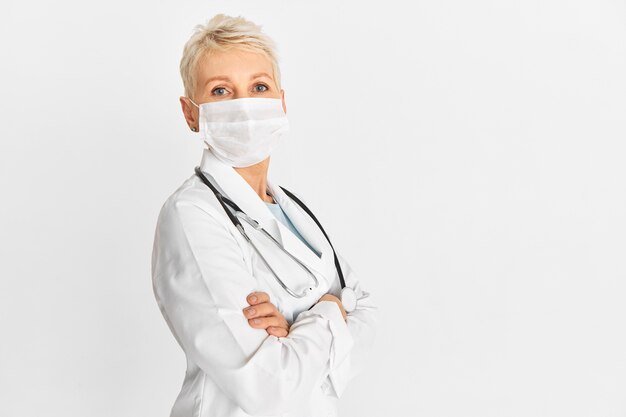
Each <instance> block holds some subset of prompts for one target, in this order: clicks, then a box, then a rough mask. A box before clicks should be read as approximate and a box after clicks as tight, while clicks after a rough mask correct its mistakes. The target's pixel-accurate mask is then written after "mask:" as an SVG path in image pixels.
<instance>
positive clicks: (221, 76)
mask: <svg viewBox="0 0 626 417" xmlns="http://www.w3.org/2000/svg"><path fill="white" fill-rule="evenodd" d="M258 77H267V78H269V79H272V77H270V75H269V74H268V73H266V72H257V73H256V74H252V75H251V76H250V79H251V80H254V79H255V78H258ZM215 80H223V81H231V79H230V78H229V77H227V76H225V75H216V76H215V77H211V78H209V79H208V80H206V84H208V83H210V82H211V81H215ZM206 84H205V85H206Z"/></svg>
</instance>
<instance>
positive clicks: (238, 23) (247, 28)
mask: <svg viewBox="0 0 626 417" xmlns="http://www.w3.org/2000/svg"><path fill="white" fill-rule="evenodd" d="M232 48H238V49H241V50H245V51H249V52H257V53H262V54H265V56H267V57H268V58H269V60H270V62H271V63H272V72H273V74H272V75H273V77H274V81H275V82H276V86H277V87H278V90H279V91H280V89H281V86H280V68H279V67H278V53H277V50H276V44H275V43H274V41H273V40H272V39H271V38H270V37H269V36H267V35H266V34H264V33H263V32H262V31H261V26H259V25H256V24H254V23H253V22H251V21H249V20H246V19H244V18H243V17H242V16H237V17H234V16H227V15H225V14H222V13H220V14H217V15H215V16H214V17H213V18H212V19H211V20H209V21H208V22H207V23H206V24H205V25H202V24H198V25H196V26H195V27H194V32H193V34H192V35H191V38H189V40H188V41H187V43H186V44H185V47H184V49H183V57H182V58H181V60H180V75H181V77H182V79H183V85H184V87H185V96H186V97H190V98H191V99H193V98H194V97H192V94H193V93H194V91H195V88H196V66H197V65H198V62H199V61H200V59H201V58H202V57H203V56H205V55H207V54H210V53H211V52H212V51H225V50H229V49H232Z"/></svg>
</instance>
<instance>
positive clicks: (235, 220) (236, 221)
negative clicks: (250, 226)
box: [195, 167, 250, 240]
mask: <svg viewBox="0 0 626 417" xmlns="http://www.w3.org/2000/svg"><path fill="white" fill-rule="evenodd" d="M195 171H196V175H197V176H198V177H200V179H201V180H202V182H203V183H205V184H206V185H207V186H208V187H209V188H210V189H211V191H213V194H215V197H217V200H218V201H219V202H220V204H221V205H222V207H223V208H224V211H225V212H226V214H227V215H228V217H229V218H230V221H231V222H233V224H234V225H235V227H236V228H237V229H238V230H239V231H240V232H241V234H242V235H243V236H244V237H245V238H246V239H247V240H250V238H249V237H248V235H247V234H246V231H245V230H244V228H243V225H242V224H241V222H240V221H239V219H238V218H237V216H235V215H233V213H231V212H230V210H228V208H227V207H226V204H224V200H223V198H222V194H221V193H220V192H219V191H217V189H216V188H215V187H214V186H213V184H211V182H210V181H209V180H208V179H207V177H205V176H204V174H203V173H202V171H201V170H200V167H196V169H195Z"/></svg>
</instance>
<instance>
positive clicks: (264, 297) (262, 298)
mask: <svg viewBox="0 0 626 417" xmlns="http://www.w3.org/2000/svg"><path fill="white" fill-rule="evenodd" d="M246 300H247V301H248V304H250V305H256V304H259V303H266V302H268V301H269V300H270V296H269V295H268V294H267V293H266V292H263V291H255V292H252V293H250V294H248V297H247V298H246Z"/></svg>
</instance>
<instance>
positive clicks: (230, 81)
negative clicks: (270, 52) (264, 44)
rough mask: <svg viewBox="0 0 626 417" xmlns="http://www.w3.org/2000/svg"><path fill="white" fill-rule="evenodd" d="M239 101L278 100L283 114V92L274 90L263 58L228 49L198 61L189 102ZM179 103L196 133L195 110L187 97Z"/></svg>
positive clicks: (270, 66)
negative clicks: (247, 98)
mask: <svg viewBox="0 0 626 417" xmlns="http://www.w3.org/2000/svg"><path fill="white" fill-rule="evenodd" d="M207 58H208V59H207ZM242 97H267V98H280V99H282V103H283V110H284V111H285V113H287V106H286V105H285V90H282V89H281V90H280V91H279V90H278V88H277V86H276V81H275V80H274V78H273V75H272V64H271V62H270V60H269V59H268V58H267V57H266V56H265V55H263V54H261V53H255V52H248V51H243V50H240V49H231V50H229V51H214V52H212V54H211V56H210V57H207V56H205V57H203V58H202V59H200V61H199V62H198V67H197V69H196V91H195V94H194V97H193V101H195V102H196V103H197V104H198V105H200V104H201V103H207V102H210V101H218V100H232V99H235V98H242ZM180 102H181V105H182V108H183V114H184V115H185V119H186V120H187V124H189V127H190V128H193V127H195V128H196V131H198V113H199V109H198V108H197V107H196V106H194V105H193V104H192V103H191V102H190V101H189V99H188V98H187V97H181V98H180Z"/></svg>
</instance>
